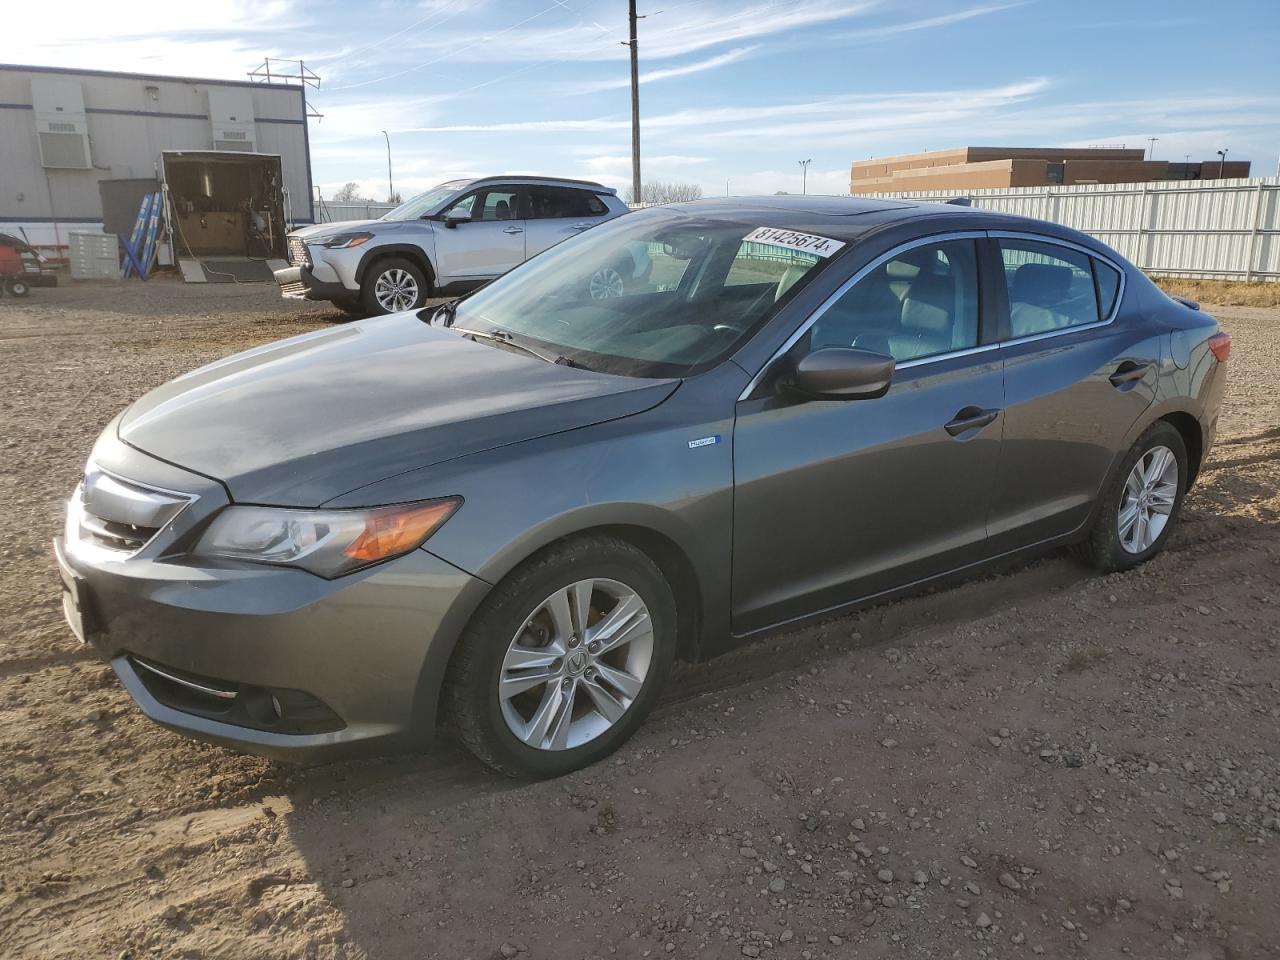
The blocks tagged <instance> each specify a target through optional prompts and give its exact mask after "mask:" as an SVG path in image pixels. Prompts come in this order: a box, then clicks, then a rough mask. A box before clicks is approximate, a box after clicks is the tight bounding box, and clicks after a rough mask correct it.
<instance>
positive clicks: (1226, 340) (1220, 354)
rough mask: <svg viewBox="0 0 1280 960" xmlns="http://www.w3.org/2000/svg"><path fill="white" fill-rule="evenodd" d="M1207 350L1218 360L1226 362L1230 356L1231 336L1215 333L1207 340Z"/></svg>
mask: <svg viewBox="0 0 1280 960" xmlns="http://www.w3.org/2000/svg"><path fill="white" fill-rule="evenodd" d="M1209 349H1210V350H1212V351H1213V355H1214V356H1215V357H1217V358H1218V359H1219V360H1226V359H1227V357H1229V356H1231V334H1229V333H1215V334H1214V335H1213V336H1212V337H1210V338H1209Z"/></svg>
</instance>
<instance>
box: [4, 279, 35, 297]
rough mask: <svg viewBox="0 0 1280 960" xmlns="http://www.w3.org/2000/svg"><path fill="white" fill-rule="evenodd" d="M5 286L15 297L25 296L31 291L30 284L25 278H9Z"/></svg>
mask: <svg viewBox="0 0 1280 960" xmlns="http://www.w3.org/2000/svg"><path fill="white" fill-rule="evenodd" d="M5 286H6V288H7V289H8V291H9V293H11V294H12V295H13V296H15V297H25V296H27V295H28V294H30V293H31V286H30V284H28V283H27V281H25V280H10V281H9V282H8V283H7V284H6V285H5Z"/></svg>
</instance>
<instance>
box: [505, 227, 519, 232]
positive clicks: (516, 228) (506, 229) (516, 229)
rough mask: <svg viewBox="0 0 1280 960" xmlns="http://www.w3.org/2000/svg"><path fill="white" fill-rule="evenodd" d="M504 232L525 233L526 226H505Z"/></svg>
mask: <svg viewBox="0 0 1280 960" xmlns="http://www.w3.org/2000/svg"><path fill="white" fill-rule="evenodd" d="M502 232H503V233H524V227H503V228H502Z"/></svg>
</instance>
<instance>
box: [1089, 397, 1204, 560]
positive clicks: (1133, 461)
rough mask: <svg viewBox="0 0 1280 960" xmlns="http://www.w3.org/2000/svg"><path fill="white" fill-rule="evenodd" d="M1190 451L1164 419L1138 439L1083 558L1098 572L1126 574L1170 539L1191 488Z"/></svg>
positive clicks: (1104, 504)
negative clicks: (1183, 502)
mask: <svg viewBox="0 0 1280 960" xmlns="http://www.w3.org/2000/svg"><path fill="white" fill-rule="evenodd" d="M1188 476H1189V473H1188V469H1187V448H1186V444H1185V443H1184V442H1183V440H1182V434H1180V433H1179V432H1178V431H1177V430H1176V429H1175V428H1174V427H1173V426H1172V425H1171V424H1169V423H1165V422H1164V421H1160V422H1158V423H1156V424H1154V425H1153V426H1152V427H1151V428H1150V429H1149V430H1147V432H1146V433H1144V434H1143V435H1142V436H1141V437H1139V438H1138V442H1137V443H1135V444H1134V445H1133V448H1132V449H1131V450H1130V451H1129V453H1128V454H1127V455H1126V456H1125V458H1124V459H1123V460H1122V461H1121V462H1120V467H1119V469H1118V470H1117V471H1116V473H1115V475H1114V476H1113V477H1112V479H1111V481H1110V485H1109V487H1108V488H1107V490H1106V491H1104V494H1103V500H1102V504H1101V507H1100V509H1099V511H1098V516H1097V518H1096V519H1095V521H1094V525H1093V529H1092V530H1091V531H1090V534H1089V539H1088V540H1086V541H1085V542H1084V543H1083V544H1082V545H1081V552H1082V554H1083V555H1084V558H1085V559H1086V560H1088V561H1089V562H1090V563H1092V564H1093V565H1094V566H1096V567H1097V568H1098V569H1099V570H1103V571H1108V572H1109V571H1113V570H1127V569H1129V568H1130V567H1134V566H1137V565H1138V564H1140V563H1144V562H1146V561H1147V560H1150V559H1151V558H1152V557H1154V556H1155V555H1156V554H1157V553H1159V552H1160V549H1161V548H1162V547H1163V546H1164V544H1165V542H1166V541H1167V540H1168V539H1169V536H1170V534H1171V533H1172V532H1173V528H1174V526H1175V524H1176V523H1177V520H1178V515H1179V513H1180V512H1181V510H1182V497H1183V494H1184V493H1185V492H1186V489H1187V477H1188Z"/></svg>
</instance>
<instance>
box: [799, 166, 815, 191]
mask: <svg viewBox="0 0 1280 960" xmlns="http://www.w3.org/2000/svg"><path fill="white" fill-rule="evenodd" d="M799 163H800V192H801V193H802V194H807V193H808V192H809V164H811V163H813V160H812V159H809V160H801V161H799Z"/></svg>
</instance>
